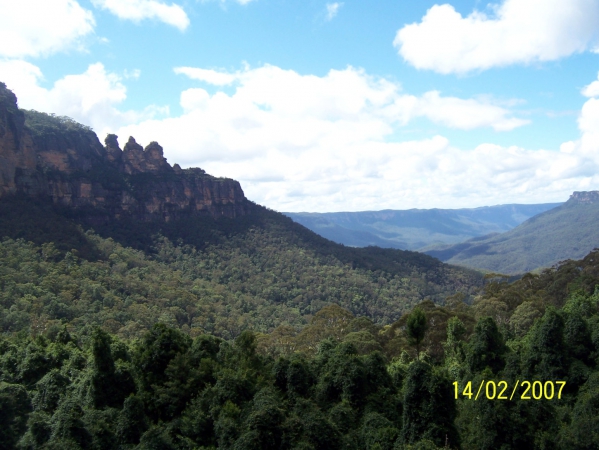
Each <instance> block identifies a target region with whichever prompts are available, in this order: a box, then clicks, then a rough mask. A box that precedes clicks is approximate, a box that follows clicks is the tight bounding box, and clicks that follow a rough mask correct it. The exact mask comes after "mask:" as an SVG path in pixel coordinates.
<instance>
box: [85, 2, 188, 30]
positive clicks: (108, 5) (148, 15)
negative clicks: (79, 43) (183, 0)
mask: <svg viewBox="0 0 599 450" xmlns="http://www.w3.org/2000/svg"><path fill="white" fill-rule="evenodd" d="M92 3H93V4H94V6H96V7H97V8H102V9H106V10H108V11H110V12H111V13H112V14H114V15H115V16H117V17H118V18H119V19H125V20H132V21H133V22H136V23H138V22H141V21H142V20H145V19H155V20H159V21H161V22H164V23H166V24H168V25H172V26H174V27H176V28H178V29H179V30H180V31H184V30H186V29H187V27H188V26H189V17H187V14H186V13H185V11H184V10H183V8H181V6H179V5H177V4H174V3H172V4H170V5H167V4H165V3H163V2H160V1H157V0H92Z"/></svg>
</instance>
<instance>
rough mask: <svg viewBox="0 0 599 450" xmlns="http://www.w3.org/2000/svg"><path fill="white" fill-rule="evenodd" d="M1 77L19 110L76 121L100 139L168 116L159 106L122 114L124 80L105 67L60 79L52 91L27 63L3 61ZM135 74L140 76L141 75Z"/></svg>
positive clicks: (94, 67) (37, 70)
mask: <svg viewBox="0 0 599 450" xmlns="http://www.w3.org/2000/svg"><path fill="white" fill-rule="evenodd" d="M0 73H1V74H2V81H4V82H5V83H6V85H7V87H8V88H9V89H11V90H12V91H13V92H14V93H15V94H16V96H17V99H18V102H19V107H21V108H24V109H36V110H38V111H43V112H47V113H55V114H58V115H65V116H69V117H72V118H73V119H75V120H77V121H78V122H81V123H83V124H85V125H89V126H91V127H92V128H94V130H95V131H96V132H97V133H98V136H99V137H100V139H102V137H103V135H105V134H106V133H108V132H111V131H112V130H115V129H116V128H118V127H120V126H122V125H124V124H128V123H132V122H136V121H139V120H144V119H149V118H151V117H154V116H156V115H159V114H164V113H165V112H167V111H165V110H164V109H161V108H159V107H156V106H149V107H148V108H146V109H145V110H144V111H142V112H133V111H126V112H122V111H120V110H119V109H118V108H117V106H118V105H119V104H120V103H122V102H123V100H125V98H126V96H127V94H126V92H127V90H126V88H125V86H124V85H123V83H122V78H123V77H121V76H119V75H117V74H115V73H110V72H108V71H106V69H105V67H104V65H103V64H101V63H95V64H91V65H90V66H89V67H88V68H87V70H86V71H85V72H84V73H82V74H77V75H67V76H65V77H63V78H61V79H59V80H58V81H56V82H55V83H54V85H53V87H52V88H51V89H46V88H43V87H41V86H40V82H41V81H42V80H43V74H42V72H41V70H40V69H39V68H38V67H37V66H35V65H33V64H31V63H28V62H25V61H21V60H8V61H0ZM134 74H135V75H137V76H139V73H138V71H134Z"/></svg>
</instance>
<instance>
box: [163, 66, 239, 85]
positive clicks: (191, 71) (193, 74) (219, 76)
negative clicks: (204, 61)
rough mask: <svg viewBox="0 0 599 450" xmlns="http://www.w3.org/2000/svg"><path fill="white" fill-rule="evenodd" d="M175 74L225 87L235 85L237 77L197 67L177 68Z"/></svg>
mask: <svg viewBox="0 0 599 450" xmlns="http://www.w3.org/2000/svg"><path fill="white" fill-rule="evenodd" d="M174 70H175V73H176V74H180V75H186V76H187V77H189V78H191V79H192V80H198V81H204V82H206V83H208V84H214V85H216V86H225V85H227V84H231V83H233V82H234V81H235V80H236V79H237V76H236V75H234V74H229V73H226V72H218V71H216V70H210V69H199V68H195V67H175V69H174Z"/></svg>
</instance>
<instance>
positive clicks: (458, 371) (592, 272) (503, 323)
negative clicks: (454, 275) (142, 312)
mask: <svg viewBox="0 0 599 450" xmlns="http://www.w3.org/2000/svg"><path fill="white" fill-rule="evenodd" d="M597 258H599V254H598V253H597V252H595V253H593V254H590V255H589V256H588V257H587V258H585V259H584V260H582V261H571V262H567V263H565V264H563V265H562V266H560V267H559V268H557V269H553V270H547V271H545V272H544V273H542V274H541V275H527V276H526V277H524V278H522V279H521V280H519V281H517V282H515V283H511V284H510V283H508V282H507V281H506V280H505V279H504V278H501V277H494V278H492V277H489V279H488V284H487V285H486V288H485V291H484V292H483V293H482V295H481V296H480V297H479V298H478V299H477V300H476V301H475V303H474V305H473V306H468V305H466V304H465V303H463V302H462V300H461V296H454V297H453V298H449V299H448V300H447V303H446V305H445V306H435V305H434V304H433V303H432V302H424V303H421V304H420V305H418V307H417V308H415V309H414V310H412V311H411V313H410V314H409V315H407V316H404V317H403V318H402V320H400V321H398V322H395V323H393V324H392V325H390V326H383V327H381V326H377V325H376V324H374V323H373V322H372V321H371V320H369V319H368V318H365V317H358V318H356V317H354V316H353V314H351V313H350V312H349V311H347V310H344V309H342V308H340V307H339V306H329V307H326V308H324V309H323V310H321V311H320V312H319V313H317V314H315V315H314V317H313V318H312V320H311V323H310V324H309V325H308V326H306V327H304V328H303V329H301V330H299V331H298V330H296V332H295V333H287V334H286V333H285V330H283V329H281V328H278V329H277V330H275V331H273V332H272V333H270V334H263V333H253V332H251V331H248V330H246V331H244V332H242V333H241V334H240V335H239V336H237V338H236V339H234V340H223V339H221V338H219V337H216V336H214V335H213V334H204V333H202V334H198V335H196V336H195V337H191V336H190V335H189V334H188V333H186V332H184V331H183V330H181V329H178V328H175V327H170V326H168V325H165V324H162V323H161V324H155V325H152V326H151V328H150V329H149V330H148V331H145V332H144V333H142V335H141V337H140V338H138V339H133V340H132V339H126V338H121V337H119V336H116V335H113V334H111V333H109V332H107V331H106V330H105V329H102V328H101V327H90V328H88V329H85V330H84V329H82V330H81V331H80V332H78V333H77V332H73V331H69V327H67V326H53V327H50V328H49V329H47V330H38V331H37V332H36V333H28V332H21V333H10V334H7V333H4V335H3V337H2V339H1V340H0V411H1V414H2V419H3V424H4V426H3V428H2V429H1V430H0V442H1V443H2V446H3V448H27V449H38V448H39V449H41V448H57V449H58V448H61V449H62V448H73V449H79V448H83V449H88V448H89V449H112V448H123V449H129V448H137V449H155V448H160V449H197V448H204V449H208V448H222V449H227V448H228V449H296V448H305V449H440V448H454V449H455V448H462V449H489V450H490V449H498V448H505V449H512V448H514V449H515V448H531V449H546V448H554V449H594V448H596V445H597V442H599V434H598V430H599V406H598V405H599V367H598V363H599V356H598V355H599V332H598V330H599V326H598V325H599V292H597V291H595V290H594V289H595V288H594V286H596V285H597V283H598V282H599V267H598V265H597ZM66 263H68V262H65V264H66ZM71 263H72V262H71ZM310 339H312V341H310ZM417 349H418V350H419V353H420V354H419V356H417V353H416V350H417ZM526 382H529V384H530V386H528V390H527V388H526V384H525V383H526ZM456 383H457V384H456ZM469 383H470V384H469ZM517 383H519V385H520V386H521V388H520V389H517V388H516V386H517ZM479 386H480V388H479ZM483 386H484V387H483ZM503 388H509V389H507V393H505V392H503V391H502V389H503ZM477 391H478V393H477ZM481 391H482V395H480V398H479V394H480V392H481ZM512 392H513V393H512Z"/></svg>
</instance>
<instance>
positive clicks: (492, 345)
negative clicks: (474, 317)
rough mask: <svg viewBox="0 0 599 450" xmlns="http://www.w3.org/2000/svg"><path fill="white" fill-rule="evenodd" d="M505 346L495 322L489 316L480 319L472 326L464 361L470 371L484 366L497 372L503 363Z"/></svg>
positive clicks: (476, 370) (481, 368)
mask: <svg viewBox="0 0 599 450" xmlns="http://www.w3.org/2000/svg"><path fill="white" fill-rule="evenodd" d="M506 352H507V348H506V346H505V343H504V339H503V336H502V335H501V332H500V331H499V329H498V328H497V324H496V323H495V321H494V320H493V319H492V318H491V317H486V318H483V319H480V320H479V321H478V323H477V324H476V327H475V328H474V333H473V334H472V337H471V338H470V342H469V345H468V349H467V353H466V362H467V364H468V367H469V369H470V372H471V373H477V372H481V371H483V370H484V369H486V368H489V369H491V371H492V372H493V373H498V372H499V371H500V370H501V369H503V366H504V365H505V358H504V355H505V353H506Z"/></svg>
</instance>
